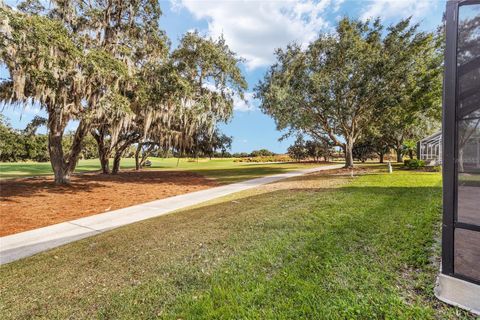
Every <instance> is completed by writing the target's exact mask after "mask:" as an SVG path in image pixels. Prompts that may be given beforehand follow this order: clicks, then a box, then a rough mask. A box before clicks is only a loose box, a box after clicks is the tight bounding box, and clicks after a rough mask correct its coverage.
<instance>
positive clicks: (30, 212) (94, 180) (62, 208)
mask: <svg viewBox="0 0 480 320" xmlns="http://www.w3.org/2000/svg"><path fill="white" fill-rule="evenodd" d="M217 185H218V184H217V183H216V182H215V181H213V180H209V179H207V178H205V177H203V176H201V175H198V174H194V173H190V172H180V171H154V170H148V171H124V172H121V173H119V174H118V175H103V174H99V173H89V174H80V175H75V176H73V177H72V181H71V184H70V185H68V186H56V185H54V184H53V178H52V177H35V178H26V179H12V180H1V181H0V236H6V235H9V234H14V233H18V232H22V231H26V230H31V229H36V228H40V227H44V226H48V225H52V224H56V223H60V222H64V221H69V220H72V219H76V218H81V217H86V216H90V215H94V214H98V213H103V212H106V211H110V210H115V209H120V208H125V207H128V206H132V205H135V204H140V203H144V202H148V201H153V200H157V199H163V198H167V197H172V196H175V195H179V194H184V193H188V192H193V191H198V190H203V189H207V188H211V187H214V186H217Z"/></svg>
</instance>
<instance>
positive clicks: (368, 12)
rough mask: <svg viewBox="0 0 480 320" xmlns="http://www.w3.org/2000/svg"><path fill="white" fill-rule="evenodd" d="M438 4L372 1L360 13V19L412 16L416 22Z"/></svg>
mask: <svg viewBox="0 0 480 320" xmlns="http://www.w3.org/2000/svg"><path fill="white" fill-rule="evenodd" d="M438 2H439V1H438V0H373V1H370V2H369V4H368V5H367V6H366V8H365V10H363V11H362V13H361V15H360V19H362V20H366V19H369V18H376V17H380V18H382V19H390V18H405V17H409V16H412V17H413V19H414V20H418V19H421V18H423V17H425V16H426V15H428V13H429V12H430V11H431V10H432V9H433V8H434V7H436V6H437V4H438Z"/></svg>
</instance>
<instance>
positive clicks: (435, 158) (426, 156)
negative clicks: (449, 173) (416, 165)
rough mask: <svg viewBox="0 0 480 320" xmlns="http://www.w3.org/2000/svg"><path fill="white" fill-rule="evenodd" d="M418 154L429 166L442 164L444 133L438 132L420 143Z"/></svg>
mask: <svg viewBox="0 0 480 320" xmlns="http://www.w3.org/2000/svg"><path fill="white" fill-rule="evenodd" d="M417 148H418V150H417V154H418V158H419V159H420V160H423V161H425V163H426V164H427V165H439V164H441V163H442V132H441V131H439V132H436V133H434V134H432V135H431V136H428V137H425V138H423V139H422V140H420V141H419V142H418V146H417Z"/></svg>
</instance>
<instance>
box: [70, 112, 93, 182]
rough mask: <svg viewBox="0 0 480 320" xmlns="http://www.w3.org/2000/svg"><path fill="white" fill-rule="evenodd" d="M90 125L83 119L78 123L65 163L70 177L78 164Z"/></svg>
mask: <svg viewBox="0 0 480 320" xmlns="http://www.w3.org/2000/svg"><path fill="white" fill-rule="evenodd" d="M88 130H89V125H88V124H87V123H86V121H85V120H81V121H80V123H79V124H78V127H77V130H76V131H75V136H74V137H73V143H72V147H71V149H70V153H69V154H68V158H67V161H66V165H65V169H64V171H65V175H66V176H67V177H70V175H71V174H72V173H73V172H74V171H75V167H76V166H77V163H78V159H79V157H80V153H81V152H82V143H83V139H84V138H85V136H86V135H87V134H88Z"/></svg>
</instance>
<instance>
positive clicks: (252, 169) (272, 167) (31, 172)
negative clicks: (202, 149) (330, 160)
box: [0, 158, 319, 183]
mask: <svg viewBox="0 0 480 320" xmlns="http://www.w3.org/2000/svg"><path fill="white" fill-rule="evenodd" d="M149 159H150V160H151V161H152V167H151V169H156V170H158V169H167V170H187V171H192V172H196V173H200V174H203V175H205V176H207V177H209V178H214V179H216V180H217V181H218V182H220V183H232V182H237V181H241V180H247V179H252V178H257V177H261V176H265V175H270V174H277V173H282V172H286V171H289V170H295V169H300V168H308V167H312V166H318V165H319V164H312V163H266V164H261V163H245V162H234V161H233V160H234V159H212V160H209V159H200V160H199V161H198V162H197V161H192V160H190V161H189V160H188V159H180V162H178V167H177V161H178V160H177V159H176V158H166V159H165V158H149ZM121 164H122V165H121V168H122V169H132V168H135V159H132V158H125V159H122V162H121ZM99 169H100V163H99V161H98V159H91V160H80V161H79V163H78V166H77V169H76V172H86V171H95V170H99ZM147 170H148V169H147ZM51 174H52V168H51V166H50V163H49V162H44V163H38V162H13V163H6V162H1V163H0V179H1V178H19V177H26V176H39V175H51Z"/></svg>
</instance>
